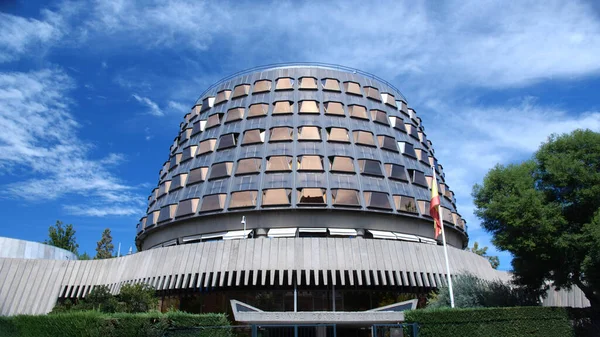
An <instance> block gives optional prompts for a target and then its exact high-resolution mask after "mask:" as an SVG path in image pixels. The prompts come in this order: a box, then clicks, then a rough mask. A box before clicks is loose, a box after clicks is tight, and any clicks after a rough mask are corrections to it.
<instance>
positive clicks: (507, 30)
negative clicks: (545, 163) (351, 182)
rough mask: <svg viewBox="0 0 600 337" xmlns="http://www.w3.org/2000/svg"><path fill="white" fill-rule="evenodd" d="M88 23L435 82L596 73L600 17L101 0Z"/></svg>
mask: <svg viewBox="0 0 600 337" xmlns="http://www.w3.org/2000/svg"><path fill="white" fill-rule="evenodd" d="M324 13H327V15H326V19H325V16H324ZM87 25H88V28H87V29H88V30H90V31H92V32H95V34H97V36H104V37H106V36H109V37H110V38H112V39H117V40H118V39H119V36H123V37H127V41H128V42H129V41H135V42H136V43H138V44H140V45H141V47H142V48H164V47H172V48H176V49H177V48H181V49H185V50H187V51H189V52H194V51H196V52H203V51H205V50H209V48H212V47H215V46H216V45H217V43H218V46H219V47H221V48H225V49H224V50H226V52H229V53H230V54H229V55H228V56H229V57H228V58H227V59H223V60H220V62H227V61H228V60H231V61H230V62H234V63H235V64H236V66H237V67H240V66H243V65H241V64H240V61H242V62H249V64H247V65H256V64H257V63H264V62H277V61H281V60H288V59H290V56H289V55H293V57H291V58H292V59H300V60H301V59H305V60H312V61H325V62H333V63H340V64H345V65H350V66H355V67H358V68H361V69H365V70H371V71H374V72H376V73H378V74H386V77H387V78H391V77H396V76H403V79H406V76H409V79H411V80H414V79H418V80H428V81H429V82H435V83H436V84H437V86H439V85H450V86H452V85H456V84H459V85H467V86H472V85H474V86H485V87H506V86H519V85H525V84H529V83H532V82H535V81H539V80H541V79H549V78H571V77H576V76H585V75H588V74H591V73H597V72H598V71H599V70H600V58H598V57H597V55H599V54H600V22H599V20H598V19H597V17H596V15H595V14H594V11H593V10H592V8H591V6H590V5H589V4H587V3H584V2H581V1H568V2H565V1H558V0H554V1H545V2H539V1H518V2H511V3H506V2H504V1H485V2H482V1H479V0H471V1H458V0H456V1H451V2H447V3H443V4H440V3H438V2H433V3H429V2H425V1H417V2H410V3H408V2H397V1H387V2H383V3H379V4H378V5H376V6H375V5H373V4H371V3H369V2H365V1H346V2H326V3H322V4H319V6H315V5H314V4H313V3H304V2H278V3H275V4H273V3H257V2H252V3H238V2H220V3H209V2H198V1H191V0H189V1H187V0H178V1H168V2H160V1H159V2H154V3H152V4H151V5H148V3H147V2H138V3H136V2H131V1H122V0H113V1H99V2H97V3H96V4H95V6H93V8H92V11H91V18H90V20H88V23H87ZM282 51H283V53H282ZM192 55H193V54H192ZM241 55H243V57H242V58H240V56H241Z"/></svg>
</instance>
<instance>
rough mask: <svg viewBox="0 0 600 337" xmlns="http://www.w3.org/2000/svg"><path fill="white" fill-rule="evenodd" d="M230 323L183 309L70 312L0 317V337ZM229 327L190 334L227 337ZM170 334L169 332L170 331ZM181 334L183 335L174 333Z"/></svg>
mask: <svg viewBox="0 0 600 337" xmlns="http://www.w3.org/2000/svg"><path fill="white" fill-rule="evenodd" d="M216 325H219V326H220V325H225V326H229V321H227V319H226V317H225V315H223V314H202V315H196V314H188V313H183V312H170V313H167V314H162V313H160V312H148V313H136V314H129V313H116V314H107V313H102V312H99V311H70V312H66V313H56V314H52V315H41V316H13V317H0V336H9V337H13V336H14V337H17V336H19V337H21V336H22V337H55V336H61V337H63V336H64V337H71V336H73V337H79V336H89V337H160V336H165V335H167V333H168V332H169V331H173V329H177V328H180V327H203V326H204V327H209V326H216ZM228 331H229V329H205V330H201V329H200V330H199V328H196V329H190V332H192V333H190V334H189V335H190V336H192V335H193V336H216V337H218V336H228V334H227V333H228ZM169 335H170V334H169ZM173 335H177V336H184V335H185V334H184V335H182V334H173Z"/></svg>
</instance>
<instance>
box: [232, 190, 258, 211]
mask: <svg viewBox="0 0 600 337" xmlns="http://www.w3.org/2000/svg"><path fill="white" fill-rule="evenodd" d="M257 196H258V191H240V192H233V193H231V200H230V201H229V208H244V207H255V206H256V197H257Z"/></svg>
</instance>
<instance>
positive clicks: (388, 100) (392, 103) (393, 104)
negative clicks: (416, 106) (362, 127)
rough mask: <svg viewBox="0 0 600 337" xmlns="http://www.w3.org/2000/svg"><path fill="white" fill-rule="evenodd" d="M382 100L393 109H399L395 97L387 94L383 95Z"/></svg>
mask: <svg viewBox="0 0 600 337" xmlns="http://www.w3.org/2000/svg"><path fill="white" fill-rule="evenodd" d="M381 100H382V101H383V103H385V104H387V105H389V106H391V107H394V108H397V106H396V97H394V95H392V94H390V93H387V92H384V93H381Z"/></svg>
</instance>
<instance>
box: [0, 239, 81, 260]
mask: <svg viewBox="0 0 600 337" xmlns="http://www.w3.org/2000/svg"><path fill="white" fill-rule="evenodd" d="M0 258H18V259H50V260H77V256H76V255H75V254H73V253H71V252H70V251H68V250H65V249H61V248H57V247H54V246H50V245H46V244H43V243H39V242H33V241H25V240H18V239H11V238H4V237H0Z"/></svg>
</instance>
